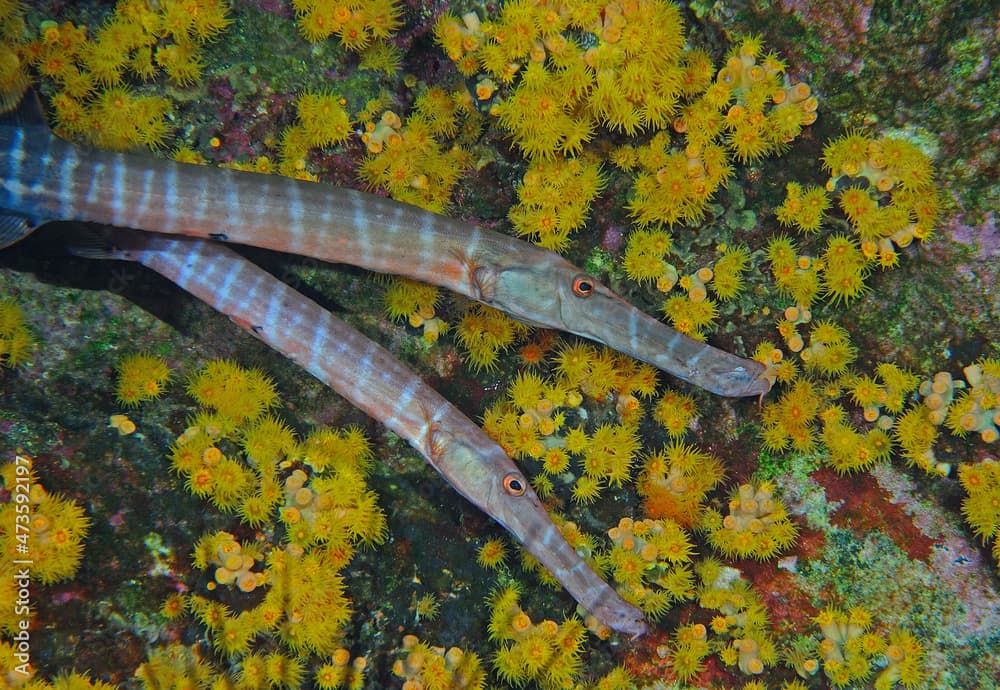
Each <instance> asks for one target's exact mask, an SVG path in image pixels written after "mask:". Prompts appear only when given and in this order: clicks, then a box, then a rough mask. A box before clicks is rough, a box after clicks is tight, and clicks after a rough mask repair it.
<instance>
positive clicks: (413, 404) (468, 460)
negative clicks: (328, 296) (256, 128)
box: [77, 229, 647, 637]
mask: <svg viewBox="0 0 1000 690" xmlns="http://www.w3.org/2000/svg"><path fill="white" fill-rule="evenodd" d="M109 239H110V241H111V246H110V247H108V248H106V249H93V248H91V249H85V250H78V251H77V253H80V254H82V255H85V256H87V255H89V256H96V257H99V258H112V259H124V260H131V261H138V262H139V263H141V264H143V265H144V266H146V267H148V268H150V269H152V270H154V271H156V272H157V273H159V274H161V275H163V276H164V277H166V278H167V279H169V280H171V281H172V282H174V283H176V284H177V285H178V286H180V287H181V288H183V289H184V290H186V291H187V292H189V293H191V294H192V295H194V296H195V297H197V298H199V299H201V300H202V301H204V302H207V303H208V304H210V305H211V306H212V307H214V308H215V309H217V310H218V311H220V312H222V313H223V314H226V315H227V316H229V318H230V319H232V320H233V321H235V322H236V323H238V324H239V325H241V326H243V327H244V328H246V329H247V330H248V331H250V332H251V333H252V334H254V335H255V336H257V337H258V338H260V339H261V340H263V341H264V342H265V343H267V344H268V345H270V346H271V347H272V348H274V349H275V350H277V351H278V352H280V353H281V354H282V355H284V356H285V357H287V358H288V359H290V360H292V361H293V362H295V363H296V364H298V365H299V366H301V367H302V368H303V369H305V370H306V371H308V372H309V373H310V374H312V375H313V376H315V377H316V378H318V379H319V380H320V381H322V382H324V383H325V384H327V385H328V386H330V387H331V388H333V389H334V390H335V391H337V392H338V393H340V394H341V395H342V396H343V397H345V398H346V399H347V400H349V401H350V402H351V403H352V404H354V405H355V406H356V407H358V408H360V409H361V410H363V411H365V412H366V413H368V414H369V415H370V416H371V417H373V418H375V419H378V420H380V421H381V422H382V423H383V424H385V426H387V427H388V428H389V429H392V430H393V431H394V432H396V433H397V434H398V435H399V436H401V437H402V438H404V439H406V440H407V441H408V442H409V444H410V445H411V446H413V448H415V449H416V450H417V451H418V452H419V453H420V454H421V455H423V456H424V458H425V459H426V460H427V462H428V463H430V465H431V466H432V467H433V468H434V469H435V470H437V471H438V472H439V473H440V474H441V476H442V477H444V478H445V480H447V481H448V483H449V484H451V486H452V487H454V488H455V490H456V491H458V492H459V493H460V494H462V495H463V496H464V497H465V498H466V499H468V500H469V502H471V503H472V504H473V505H475V506H476V507H478V508H479V509H480V510H482V511H483V512H485V513H486V514H488V515H490V516H491V517H492V518H493V519H494V520H496V521H497V522H499V523H500V524H501V525H502V526H503V527H504V528H506V529H507V531H509V532H510V533H511V534H513V535H514V536H515V537H516V538H517V539H518V540H519V541H520V542H521V543H522V544H524V546H525V547H526V548H527V549H528V551H530V552H531V553H532V555H534V556H535V557H536V558H537V559H538V560H539V561H540V562H541V563H542V565H544V566H545V567H546V568H548V569H549V571H550V572H551V573H552V574H553V575H554V576H555V577H556V579H557V580H559V582H560V583H561V584H562V585H563V587H565V588H566V590H567V591H568V592H569V593H570V594H571V595H572V596H573V598H574V599H576V601H577V602H578V603H579V604H580V605H581V606H582V607H583V608H584V609H586V610H587V611H589V612H590V613H591V614H593V615H594V616H595V617H596V618H597V620H599V621H600V622H601V623H603V624H604V625H607V626H608V627H610V628H612V629H614V630H617V631H619V632H622V633H627V634H630V635H632V636H633V637H635V636H638V635H642V634H643V633H645V632H646V630H647V625H646V622H645V620H644V618H643V614H642V612H641V611H640V610H639V609H638V608H636V607H635V606H633V605H632V604H629V603H628V602H626V601H625V600H624V599H622V598H621V596H620V595H619V594H618V592H616V591H615V590H614V589H613V588H612V587H611V586H610V585H608V583H606V582H605V581H604V580H603V579H601V578H600V576H598V575H597V574H596V573H595V572H594V571H593V570H592V569H591V568H590V566H588V565H587V563H586V561H584V560H583V559H582V558H581V557H580V556H579V554H577V552H576V551H575V550H574V549H573V547H571V546H570V545H569V544H568V543H567V542H566V540H565V539H564V538H563V536H562V534H561V533H560V532H559V529H558V528H557V527H556V526H555V524H554V523H553V522H552V519H551V518H550V517H549V514H548V513H547V512H546V511H545V508H544V507H543V506H542V504H541V502H540V501H539V500H538V496H537V495H536V494H535V492H534V490H533V489H532V488H531V485H530V484H529V483H528V480H527V479H526V478H525V476H524V475H523V474H522V473H521V471H520V470H519V469H518V468H517V466H516V465H514V463H513V461H512V460H511V459H510V458H509V457H508V456H507V454H506V453H505V452H504V451H503V449H502V448H500V446H499V445H497V443H496V442H495V441H494V440H493V439H491V438H490V437H489V436H487V435H486V432H485V431H483V430H482V429H481V428H480V427H479V426H477V425H476V424H474V423H473V422H472V421H471V420H470V419H469V418H468V417H466V416H465V415H464V414H462V413H461V412H460V411H459V410H458V409H457V408H456V407H455V406H454V405H452V404H451V403H450V402H448V401H447V400H446V399H445V398H443V397H442V396H441V395H440V394H439V393H438V392H437V391H435V390H434V389H433V388H431V387H430V385H428V384H427V383H425V382H424V381H423V379H421V378H420V377H419V376H417V375H416V374H414V373H413V372H412V371H410V370H409V369H408V368H407V367H406V366H405V365H403V364H402V363H401V362H399V361H398V360H397V359H396V358H395V357H393V355H392V354H391V353H390V352H389V351H388V350H386V349H385V348H383V347H382V346H381V345H378V344H377V343H375V342H373V341H371V340H369V339H368V338H366V337H365V336H363V335H361V334H360V333H358V332H357V331H356V330H354V329H353V328H351V327H350V326H348V325H347V324H346V323H344V322H343V321H341V320H340V319H338V318H336V317H335V316H333V315H332V314H330V312H328V311H326V310H325V309H323V308H322V307H321V306H320V305H318V304H316V303H315V302H313V301H312V300H310V299H309V298H307V297H306V296H304V295H302V294H301V293H299V292H297V291H296V290H294V289H293V288H291V287H290V286H288V285H286V284H285V283H283V282H281V281H280V280H278V279H277V278H275V277H274V276H272V275H271V274H269V273H267V272H266V271H264V270H263V269H261V268H260V267H258V266H257V265H255V264H253V263H251V262H250V261H247V260H246V259H244V258H243V257H241V256H240V255H239V254H236V253H235V252H234V251H232V250H231V249H229V248H227V247H224V246H221V245H219V244H217V243H215V242H211V241H207V240H201V239H197V238H191V237H170V236H166V235H154V234H146V233H139V232H136V231H132V230H121V229H117V230H113V231H112V233H111V237H110V238H109Z"/></svg>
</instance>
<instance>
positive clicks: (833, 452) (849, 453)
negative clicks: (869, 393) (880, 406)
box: [820, 405, 892, 474]
mask: <svg viewBox="0 0 1000 690" xmlns="http://www.w3.org/2000/svg"><path fill="white" fill-rule="evenodd" d="M820 418H821V419H822V421H823V434H822V438H823V444H824V445H825V446H826V448H827V450H828V451H829V453H830V455H829V460H828V462H829V463H830V465H832V466H833V468H834V469H835V470H836V471H837V472H839V473H841V474H845V473H847V472H860V471H863V470H867V469H869V468H870V467H871V466H873V465H874V464H875V463H877V462H883V461H885V460H888V459H889V457H890V455H891V454H892V439H891V437H890V436H889V434H888V433H886V431H885V430H884V429H880V428H875V429H871V430H870V431H868V432H867V433H864V434H862V433H860V432H858V431H856V430H855V429H854V427H853V426H852V425H851V424H850V423H848V421H847V414H846V413H845V412H844V410H843V409H842V408H840V407H839V406H837V405H831V406H830V407H827V408H826V409H825V410H823V412H822V413H821V415H820Z"/></svg>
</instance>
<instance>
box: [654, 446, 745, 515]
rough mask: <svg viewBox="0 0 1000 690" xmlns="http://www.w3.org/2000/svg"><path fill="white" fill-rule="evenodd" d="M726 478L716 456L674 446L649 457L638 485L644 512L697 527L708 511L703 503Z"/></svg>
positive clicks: (689, 447) (691, 447) (690, 448)
mask: <svg viewBox="0 0 1000 690" xmlns="http://www.w3.org/2000/svg"><path fill="white" fill-rule="evenodd" d="M724 475H725V470H724V468H723V466H722V462H721V461H720V460H719V459H718V458H716V457H715V456H714V455H710V454H709V453H705V452H703V451H700V450H698V449H697V448H694V447H693V446H687V445H684V444H683V443H672V444H671V445H669V446H667V447H666V448H664V449H663V450H660V451H657V452H655V453H653V454H651V455H649V456H648V457H647V458H646V461H645V464H644V467H643V471H642V474H641V475H640V476H639V480H638V482H637V488H638V491H639V495H640V496H642V497H643V499H644V500H643V512H644V513H645V514H646V515H649V516H650V517H652V518H666V519H671V520H676V521H677V522H678V523H680V524H681V525H682V526H684V527H693V526H694V525H696V524H697V523H698V521H699V520H700V517H701V512H702V510H703V509H704V506H703V505H702V501H703V500H704V499H705V496H706V495H707V494H708V492H709V491H711V490H712V489H714V488H715V486H716V485H717V484H718V483H719V482H720V481H722V478H723V476H724Z"/></svg>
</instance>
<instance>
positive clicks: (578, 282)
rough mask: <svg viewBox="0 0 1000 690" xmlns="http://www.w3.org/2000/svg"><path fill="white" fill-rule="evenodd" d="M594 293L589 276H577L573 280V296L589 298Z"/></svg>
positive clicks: (592, 283) (592, 282)
mask: <svg viewBox="0 0 1000 690" xmlns="http://www.w3.org/2000/svg"><path fill="white" fill-rule="evenodd" d="M593 292H594V281H593V280H591V278H590V276H585V275H581V276H577V277H576V278H574V279H573V294H574V295H576V296H577V297H590V296H591V295H592V294H593Z"/></svg>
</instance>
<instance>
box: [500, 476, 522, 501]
mask: <svg viewBox="0 0 1000 690" xmlns="http://www.w3.org/2000/svg"><path fill="white" fill-rule="evenodd" d="M503 489H504V491H506V492H507V493H508V494H510V495H511V496H523V495H524V478H523V477H522V476H521V475H520V474H517V473H516V472H511V473H510V474H508V475H506V476H505V477H504V478H503Z"/></svg>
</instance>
